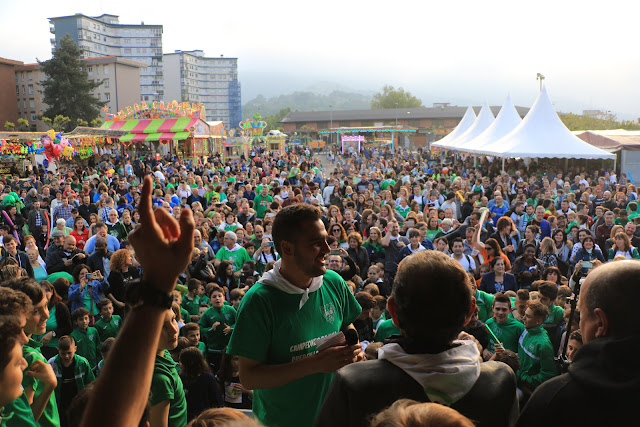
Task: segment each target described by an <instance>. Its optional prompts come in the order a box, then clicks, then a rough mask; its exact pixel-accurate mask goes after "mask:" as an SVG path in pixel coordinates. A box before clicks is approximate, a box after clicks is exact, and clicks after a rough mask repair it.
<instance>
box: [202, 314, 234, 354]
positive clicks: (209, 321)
mask: <svg viewBox="0 0 640 427" xmlns="http://www.w3.org/2000/svg"><path fill="white" fill-rule="evenodd" d="M216 322H219V323H220V324H219V325H218V326H217V327H216V329H215V330H212V329H211V327H212V326H213V324H214V323H216ZM235 323H236V309H235V308H233V307H231V306H229V305H223V306H222V307H220V308H218V307H209V308H208V309H207V311H205V312H204V313H202V317H201V318H200V321H199V322H198V325H200V334H201V335H202V337H203V338H204V340H205V341H206V343H207V350H209V351H213V352H222V351H224V349H225V347H227V344H229V338H231V334H228V335H225V334H224V328H225V324H226V325H228V326H231V327H233V325H235Z"/></svg>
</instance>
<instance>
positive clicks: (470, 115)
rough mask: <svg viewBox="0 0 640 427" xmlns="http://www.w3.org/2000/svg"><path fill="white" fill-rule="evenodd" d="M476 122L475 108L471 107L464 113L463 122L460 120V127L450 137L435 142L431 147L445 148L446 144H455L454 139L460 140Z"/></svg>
mask: <svg viewBox="0 0 640 427" xmlns="http://www.w3.org/2000/svg"><path fill="white" fill-rule="evenodd" d="M475 120H476V113H475V112H474V111H473V108H471V106H469V108H467V111H466V112H465V113H464V116H463V117H462V120H460V123H458V126H456V128H455V129H454V130H452V131H451V133H450V134H449V135H447V136H445V137H444V138H442V139H440V140H438V141H436V142H434V143H433V144H431V146H432V147H441V148H443V147H444V146H445V145H444V144H450V143H451V142H453V140H454V139H456V138H458V137H459V136H460V135H462V134H463V133H465V132H466V131H467V129H469V128H470V127H471V125H473V122H474V121H475Z"/></svg>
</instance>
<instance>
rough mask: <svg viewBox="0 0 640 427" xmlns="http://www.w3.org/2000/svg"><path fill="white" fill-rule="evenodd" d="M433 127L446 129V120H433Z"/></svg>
mask: <svg viewBox="0 0 640 427" xmlns="http://www.w3.org/2000/svg"><path fill="white" fill-rule="evenodd" d="M431 126H432V127H434V128H437V127H444V120H443V119H433V120H431Z"/></svg>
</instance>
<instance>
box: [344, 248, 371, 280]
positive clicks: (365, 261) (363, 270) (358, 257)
mask: <svg viewBox="0 0 640 427" xmlns="http://www.w3.org/2000/svg"><path fill="white" fill-rule="evenodd" d="M347 253H348V254H349V257H350V258H351V259H352V260H353V261H354V262H355V263H356V265H357V266H358V268H359V270H360V272H359V273H358V275H359V276H360V277H366V275H367V270H368V269H369V254H368V253H367V250H366V249H365V248H363V247H362V246H360V247H359V248H358V249H352V248H351V247H349V249H347Z"/></svg>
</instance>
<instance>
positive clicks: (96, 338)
mask: <svg viewBox="0 0 640 427" xmlns="http://www.w3.org/2000/svg"><path fill="white" fill-rule="evenodd" d="M69 335H71V337H72V338H73V339H74V341H75V342H76V347H77V348H78V350H77V351H76V353H77V354H79V355H80V356H82V357H84V358H85V359H87V361H88V362H89V365H91V369H95V368H96V366H98V362H99V361H100V358H101V357H100V346H101V344H102V341H100V335H98V331H96V328H92V327H91V326H89V327H88V328H87V331H86V332H83V331H81V330H80V329H74V330H73V332H71V333H70V334H69Z"/></svg>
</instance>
